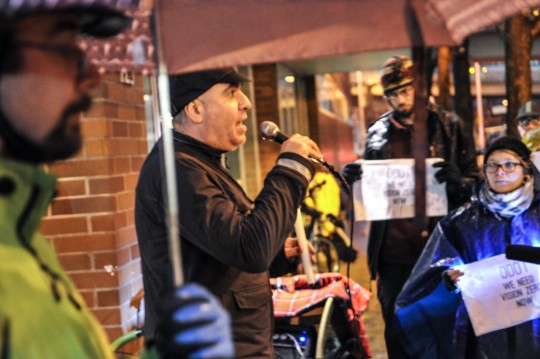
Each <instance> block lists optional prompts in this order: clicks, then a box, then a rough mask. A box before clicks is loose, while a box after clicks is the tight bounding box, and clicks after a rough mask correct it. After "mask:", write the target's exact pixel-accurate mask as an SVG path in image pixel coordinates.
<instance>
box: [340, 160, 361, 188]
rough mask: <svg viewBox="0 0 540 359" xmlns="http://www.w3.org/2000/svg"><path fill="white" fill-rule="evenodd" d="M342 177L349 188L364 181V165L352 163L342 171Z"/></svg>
mask: <svg viewBox="0 0 540 359" xmlns="http://www.w3.org/2000/svg"><path fill="white" fill-rule="evenodd" d="M340 172H341V175H342V176H343V178H345V181H347V183H348V184H349V186H352V184H353V183H354V182H356V181H359V180H361V179H362V173H363V172H364V171H362V165H361V164H360V163H358V162H351V163H348V164H346V165H345V167H343V168H342V169H341V171H340Z"/></svg>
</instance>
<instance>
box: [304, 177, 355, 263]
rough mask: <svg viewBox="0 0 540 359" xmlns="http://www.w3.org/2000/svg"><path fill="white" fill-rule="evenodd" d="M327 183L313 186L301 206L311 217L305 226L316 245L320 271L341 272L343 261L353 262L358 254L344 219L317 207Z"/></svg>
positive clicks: (307, 234) (310, 238) (322, 182)
mask: <svg viewBox="0 0 540 359" xmlns="http://www.w3.org/2000/svg"><path fill="white" fill-rule="evenodd" d="M326 184H327V182H326V180H323V181H321V182H319V183H316V184H315V185H313V186H311V187H310V188H309V189H308V194H307V196H306V200H304V202H303V203H302V206H301V211H302V213H304V214H305V215H307V217H308V219H309V220H308V222H307V225H306V226H305V228H306V237H307V238H308V239H309V240H310V241H311V243H312V244H313V246H314V247H315V252H316V257H317V270H318V272H319V273H323V272H339V270H340V262H341V261H345V262H353V261H354V260H355V259H356V256H357V251H356V250H355V249H353V248H352V247H351V240H350V238H349V236H348V235H347V233H346V231H345V223H344V221H343V220H341V219H339V218H338V217H336V216H335V215H334V214H332V213H323V212H321V211H320V210H318V209H317V192H318V191H319V190H320V189H321V188H322V187H323V186H325V185H326ZM308 202H311V203H312V204H313V205H310V204H308Z"/></svg>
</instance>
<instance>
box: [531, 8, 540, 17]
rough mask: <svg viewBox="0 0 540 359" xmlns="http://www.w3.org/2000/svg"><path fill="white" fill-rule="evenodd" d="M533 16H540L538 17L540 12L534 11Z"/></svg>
mask: <svg viewBox="0 0 540 359" xmlns="http://www.w3.org/2000/svg"><path fill="white" fill-rule="evenodd" d="M532 14H533V15H534V16H538V15H540V10H538V9H534V10H533V12H532Z"/></svg>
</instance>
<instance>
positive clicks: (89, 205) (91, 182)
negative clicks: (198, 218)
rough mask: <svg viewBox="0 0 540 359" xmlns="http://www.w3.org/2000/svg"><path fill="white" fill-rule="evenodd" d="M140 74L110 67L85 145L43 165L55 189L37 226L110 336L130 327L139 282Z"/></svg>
mask: <svg viewBox="0 0 540 359" xmlns="http://www.w3.org/2000/svg"><path fill="white" fill-rule="evenodd" d="M143 95H144V87H143V80H142V78H141V77H136V78H135V84H134V85H133V86H126V85H123V84H121V83H119V82H118V76H117V75H114V74H111V75H107V76H106V77H105V78H104V82H103V84H102V86H101V87H100V88H99V89H97V90H96V91H95V92H94V94H93V97H94V105H93V107H92V109H91V110H90V111H89V112H88V113H87V114H86V115H85V117H84V118H83V120H82V122H81V129H82V134H83V139H84V143H83V148H82V150H81V151H80V153H79V154H78V155H77V156H76V157H74V158H72V159H70V160H67V161H63V162H59V163H56V164H53V165H50V166H49V167H48V169H49V170H50V172H52V173H54V174H55V175H56V176H58V177H59V186H58V196H57V197H56V198H55V200H54V201H53V203H52V205H51V207H50V208H49V210H48V215H47V216H46V217H45V219H44V221H43V223H42V226H41V230H42V232H43V234H44V235H45V236H47V238H49V239H50V241H51V242H52V243H53V245H54V247H55V249H56V251H57V253H58V256H59V258H60V261H61V263H62V264H63V266H64V268H65V269H66V270H67V271H68V273H69V275H70V276H71V278H72V279H73V281H74V282H75V284H76V285H77V287H78V288H79V290H80V292H81V294H82V295H83V297H84V298H85V300H86V302H87V304H88V306H89V307H90V308H91V309H92V311H93V312H94V313H95V315H96V316H97V318H98V320H99V321H100V322H101V323H102V324H103V326H104V327H105V329H106V331H107V333H108V335H109V337H110V339H111V340H113V339H115V338H117V337H118V336H119V335H121V334H122V333H123V332H124V331H126V330H128V329H130V328H131V326H132V325H134V324H135V321H136V310H135V309H133V308H130V307H129V305H130V299H131V297H132V296H133V295H135V294H136V293H137V291H138V290H140V289H141V288H142V276H141V269H140V257H139V250H138V246H137V238H136V234H135V227H134V198H135V193H134V189H135V186H136V182H137V178H138V173H139V170H140V167H141V166H142V163H143V161H144V159H145V157H146V154H147V141H146V120H145V113H144V103H143Z"/></svg>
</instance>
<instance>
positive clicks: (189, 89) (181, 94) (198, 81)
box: [169, 67, 251, 116]
mask: <svg viewBox="0 0 540 359" xmlns="http://www.w3.org/2000/svg"><path fill="white" fill-rule="evenodd" d="M249 81H251V80H250V79H249V78H247V77H245V76H244V75H242V74H241V73H239V72H238V71H236V70H235V69H234V68H233V67H228V68H224V69H217V70H206V71H199V72H191V73H187V74H180V75H171V76H169V89H170V95H171V107H172V109H171V110H172V115H173V116H176V115H177V114H178V113H179V112H180V111H182V110H183V109H184V107H185V106H186V105H187V104H188V103H190V102H191V101H193V100H195V99H196V98H197V97H199V96H200V95H202V94H203V93H205V92H206V91H208V90H209V89H210V88H211V87H212V86H214V85H215V84H218V83H226V84H241V83H243V82H249Z"/></svg>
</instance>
